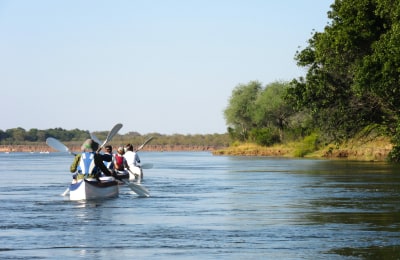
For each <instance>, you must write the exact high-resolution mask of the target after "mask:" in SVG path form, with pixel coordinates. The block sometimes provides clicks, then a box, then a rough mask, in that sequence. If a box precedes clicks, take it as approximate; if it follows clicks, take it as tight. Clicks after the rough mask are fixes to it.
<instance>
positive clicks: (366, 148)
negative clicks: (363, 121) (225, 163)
mask: <svg viewBox="0 0 400 260" xmlns="http://www.w3.org/2000/svg"><path fill="white" fill-rule="evenodd" d="M302 146H304V144H303V143H300V142H298V143H289V144H285V145H275V146H271V147H263V146H260V145H256V144H253V143H242V144H238V145H235V146H230V147H228V148H224V149H219V150H215V151H212V153H213V154H214V155H233V156H278V157H303V158H324V159H347V160H356V161H386V160H387V158H388V154H389V152H390V151H391V150H392V148H393V145H392V144H391V142H390V140H389V138H387V137H378V138H374V139H363V138H360V139H353V140H350V141H348V142H346V143H343V144H341V145H333V144H329V145H326V146H323V147H319V148H318V149H316V150H314V151H307V152H305V153H302V152H299V150H301V149H303V147H302ZM299 154H301V156H299Z"/></svg>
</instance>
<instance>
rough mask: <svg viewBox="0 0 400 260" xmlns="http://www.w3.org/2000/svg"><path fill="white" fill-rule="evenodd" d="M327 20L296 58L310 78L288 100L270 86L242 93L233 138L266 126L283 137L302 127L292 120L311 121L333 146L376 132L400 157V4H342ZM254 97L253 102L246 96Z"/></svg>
mask: <svg viewBox="0 0 400 260" xmlns="http://www.w3.org/2000/svg"><path fill="white" fill-rule="evenodd" d="M327 15H328V18H329V23H328V24H327V25H326V27H325V28H324V30H323V32H316V31H314V32H313V34H312V36H311V38H310V39H309V40H308V45H307V46H306V47H305V48H303V49H301V50H298V51H297V53H296V55H295V60H296V61H297V64H298V66H300V67H304V68H306V69H307V73H306V75H305V77H300V78H297V79H294V80H293V81H292V82H290V84H287V87H286V88H281V89H280V90H282V89H285V93H283V94H282V92H279V93H278V92H276V93H275V94H273V93H272V88H270V90H269V91H271V93H267V92H269V91H266V90H267V89H269V88H268V87H267V88H265V90H261V88H260V83H254V82H251V83H249V85H247V86H243V85H240V86H238V87H237V88H236V89H235V90H234V93H233V95H232V97H231V99H230V101H229V105H228V108H227V109H226V110H225V118H226V120H227V123H228V125H229V126H230V127H231V131H230V132H231V133H232V132H235V131H232V128H233V129H234V130H237V131H239V129H240V131H241V132H247V133H248V132H249V131H248V129H253V130H254V128H257V129H262V128H265V127H269V128H271V129H272V127H275V128H276V129H279V130H280V131H282V130H283V129H284V128H285V127H287V126H290V122H291V121H292V122H294V121H293V120H291V117H292V119H294V118H295V117H296V116H297V117H298V116H299V115H303V116H304V115H307V114H308V115H309V116H310V118H311V121H309V124H308V126H307V127H308V129H309V131H317V132H319V133H321V134H322V135H324V138H325V139H326V140H328V141H335V142H340V141H343V140H346V139H348V138H351V137H353V136H354V135H355V134H356V133H358V132H360V131H361V130H363V129H365V128H367V127H368V128H371V126H373V127H376V128H377V129H379V131H381V132H382V133H384V134H386V135H389V136H393V137H394V139H393V140H394V142H395V143H394V144H395V149H394V151H395V152H396V151H397V150H396V149H398V151H399V152H398V155H397V157H399V158H400V143H397V141H396V140H400V133H399V130H400V122H399V116H400V98H399V94H400V4H399V1H398V0H336V1H334V3H333V4H332V5H331V9H330V10H329V12H328V13H327ZM246 90H247V91H248V93H249V95H247V98H246V97H245V95H244V94H242V93H244V91H246ZM260 91H261V92H263V93H262V94H261V92H260ZM282 100H283V101H282ZM246 104H247V105H246ZM278 107H279V108H278ZM239 108H240V109H239ZM293 110H295V111H296V112H297V113H295V114H294V113H293ZM302 118H303V119H304V118H307V117H302ZM235 120H236V121H235ZM273 122H274V123H275V124H274V123H273ZM292 127H293V125H292V126H290V127H289V130H293V129H291V128H292ZM296 127H297V128H298V127H299V126H298V125H297V126H296ZM242 136H243V137H245V135H242ZM248 137H250V136H248ZM280 139H281V140H282V138H280ZM398 145H399V148H396V147H397V146H398ZM394 157H396V156H394Z"/></svg>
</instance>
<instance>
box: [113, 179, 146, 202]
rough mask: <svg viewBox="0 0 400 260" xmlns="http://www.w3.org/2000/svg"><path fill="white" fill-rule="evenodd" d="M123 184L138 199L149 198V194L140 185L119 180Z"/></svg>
mask: <svg viewBox="0 0 400 260" xmlns="http://www.w3.org/2000/svg"><path fill="white" fill-rule="evenodd" d="M120 180H121V181H122V182H123V183H125V184H126V185H128V187H129V188H130V189H131V190H132V191H133V192H134V193H136V194H137V195H139V197H146V198H147V197H150V192H149V191H148V190H147V189H146V188H145V187H143V186H142V185H139V184H136V183H132V182H129V181H127V180H125V179H120Z"/></svg>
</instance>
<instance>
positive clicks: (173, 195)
mask: <svg viewBox="0 0 400 260" xmlns="http://www.w3.org/2000/svg"><path fill="white" fill-rule="evenodd" d="M140 155H141V159H142V162H145V163H153V164H154V167H153V168H152V169H147V170H145V171H144V175H145V179H144V181H143V185H144V186H145V187H147V188H148V189H149V191H150V193H151V197H150V198H138V197H137V196H135V194H133V193H132V192H131V191H130V190H129V189H128V188H127V187H125V186H121V187H120V196H119V198H115V199H110V200H105V201H90V202H72V201H69V200H68V197H62V196H61V195H60V194H61V193H63V192H64V190H65V189H66V188H67V187H68V183H69V182H70V180H71V175H70V174H69V172H68V169H69V164H70V163H71V161H72V157H70V156H68V155H64V154H59V153H51V154H38V153H34V154H30V153H10V154H4V153H3V154H0V221H1V222H0V259H76V258H82V259H133V258H136V259H400V168H399V167H398V166H395V165H390V164H386V163H367V162H346V161H324V160H301V159H279V158H265V157H264V158H259V157H224V156H218V157H216V156H212V155H211V154H210V153H206V152H204V153H203V152H194V153H186V152H176V153H172V152H164V153H162V152H160V153H157V152H142V153H141V154H140Z"/></svg>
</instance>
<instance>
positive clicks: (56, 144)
mask: <svg viewBox="0 0 400 260" xmlns="http://www.w3.org/2000/svg"><path fill="white" fill-rule="evenodd" d="M46 144H47V145H48V146H50V147H51V148H53V149H54V150H56V151H59V152H66V153H71V152H70V151H69V149H68V147H66V146H65V145H64V144H63V143H61V142H60V141H58V140H57V139H55V138H53V137H48V138H47V139H46Z"/></svg>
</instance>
